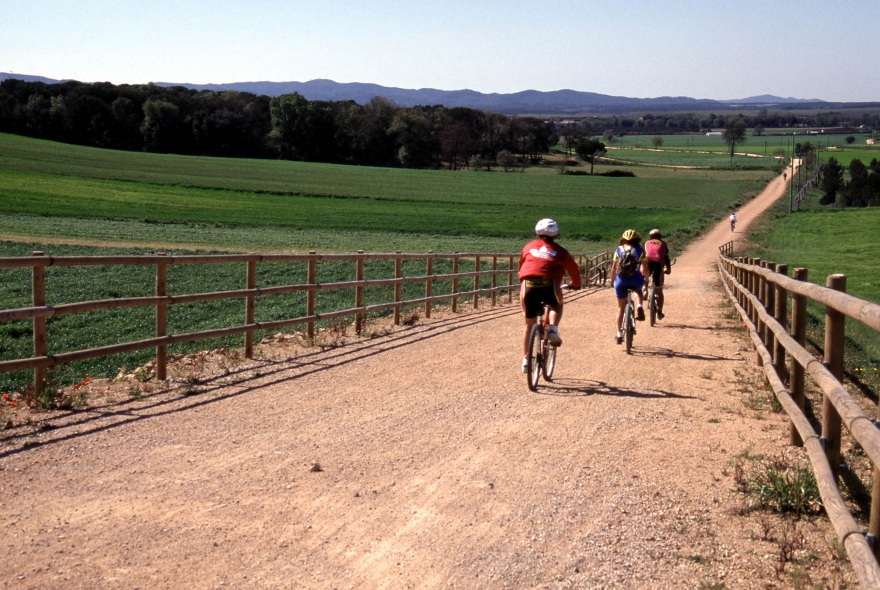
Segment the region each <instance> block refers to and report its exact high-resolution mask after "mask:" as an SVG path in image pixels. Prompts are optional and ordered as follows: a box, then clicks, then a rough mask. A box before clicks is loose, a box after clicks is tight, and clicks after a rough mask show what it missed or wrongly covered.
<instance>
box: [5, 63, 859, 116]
mask: <svg viewBox="0 0 880 590" xmlns="http://www.w3.org/2000/svg"><path fill="white" fill-rule="evenodd" d="M7 78H16V79H19V80H24V81H28V82H43V83H46V84H53V83H58V82H61V80H53V79H51V78H44V77H42V76H27V75H22V74H11V73H6V72H0V81H2V80H5V79H7ZM155 84H156V85H157V86H164V87H171V86H183V87H185V88H191V89H194V90H212V91H215V92H220V91H226V90H235V91H239V92H249V93H253V94H257V95H265V96H280V95H282V94H290V93H293V92H296V93H298V94H300V95H302V96H303V97H304V98H306V99H308V100H327V101H343V100H353V101H355V102H357V103H360V104H365V103H367V102H369V101H370V100H371V99H373V98H374V97H377V96H381V97H383V98H386V99H388V100H390V101H392V102H394V103H396V104H398V105H400V106H404V107H409V106H415V105H437V104H442V105H444V106H446V107H450V108H452V107H467V108H471V109H478V110H487V111H492V112H497V113H504V114H510V115H515V114H517V115H527V114H532V115H554V114H555V115H597V114H623V113H632V112H649V111H654V112H657V111H666V112H669V111H707V110H715V111H724V110H729V109H732V108H737V109H759V108H769V107H776V108H789V109H790V108H810V107H818V106H823V107H831V106H835V105H842V104H846V103H828V102H825V101H822V100H818V99H800V98H791V97H789V98H782V97H778V96H772V95H767V94H765V95H761V96H752V97H748V98H741V99H732V100H713V99H700V98H690V97H686V96H662V97H657V98H629V97H625V96H611V95H608V94H598V93H595V92H583V91H577V90H554V91H539V90H523V91H522V92H514V93H511V94H499V93H490V94H484V93H482V92H476V91H474V90H438V89H434V88H420V89H417V90H416V89H406V88H394V87H388V86H380V85H378V84H368V83H360V82H348V83H341V82H334V81H332V80H311V81H309V82H232V83H228V84H189V83H180V82H156V83H155Z"/></svg>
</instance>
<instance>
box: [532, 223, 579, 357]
mask: <svg viewBox="0 0 880 590" xmlns="http://www.w3.org/2000/svg"><path fill="white" fill-rule="evenodd" d="M535 233H536V234H537V236H538V237H537V238H536V239H534V240H532V241H531V242H529V243H528V244H526V245H525V246H524V247H523V249H522V253H521V254H520V257H519V280H520V292H519V300H520V305H522V310H523V317H524V318H525V320H526V326H525V333H524V335H523V361H522V370H523V373H525V372H526V370H527V368H528V358H527V357H528V353H529V332H530V331H531V329H532V326H533V325H535V322H536V321H538V316H540V315H541V314H542V312H543V306H544V305H546V306H548V307H549V308H550V320H549V324H550V325H549V326H548V327H547V332H548V334H547V338H548V340H549V341H550V344H552V345H553V346H560V345H561V344H562V338H560V336H559V321H560V320H561V319H562V279H563V278H564V277H565V274H566V273H568V276H569V279H570V283H569V284H570V286H571V288H572V289H580V288H581V270H580V268H579V267H578V265H577V262H576V261H575V259H574V257H573V256H572V255H571V254H570V253H569V251H568V250H566V249H565V248H563V247H562V246H560V245H559V244H557V243H556V238H557V237H558V236H559V226H558V225H557V223H556V222H555V221H553V220H552V219H542V220H541V221H539V222H538V224H537V225H536V226H535Z"/></svg>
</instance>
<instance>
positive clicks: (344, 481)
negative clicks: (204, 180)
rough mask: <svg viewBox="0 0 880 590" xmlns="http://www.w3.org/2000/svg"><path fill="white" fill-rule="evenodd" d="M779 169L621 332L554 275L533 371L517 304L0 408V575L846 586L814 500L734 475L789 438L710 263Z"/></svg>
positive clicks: (428, 584) (309, 583) (77, 580)
mask: <svg viewBox="0 0 880 590" xmlns="http://www.w3.org/2000/svg"><path fill="white" fill-rule="evenodd" d="M785 190H786V189H785V185H784V183H783V181H782V179H781V177H780V178H779V179H776V180H774V181H773V182H772V183H771V184H770V185H769V186H768V189H767V191H765V192H764V193H763V194H762V195H761V196H759V197H758V198H757V199H755V200H754V201H753V202H752V203H750V204H749V205H748V206H746V207H743V208H742V210H740V211H738V212H737V216H738V219H739V225H738V230H737V233H736V234H733V235H731V233H730V229H729V226H728V224H727V221H726V220H721V222H720V223H719V225H718V227H716V228H715V229H714V230H713V231H711V232H710V233H709V234H708V235H707V236H706V237H705V238H703V239H702V240H700V241H699V242H698V243H695V244H694V245H693V246H692V247H691V248H689V249H688V251H687V252H684V253H674V255H675V256H677V263H676V265H675V266H674V268H673V273H672V275H670V277H669V279H668V287H667V309H666V312H667V316H666V318H665V319H664V320H663V321H661V322H659V323H658V325H657V326H655V327H653V328H652V327H649V326H648V324H647V322H644V323H641V324H640V325H639V329H638V334H637V335H636V338H635V349H634V354H633V355H632V356H627V355H626V354H625V352H624V350H623V349H622V347H620V346H617V345H615V344H614V342H613V336H614V326H613V324H614V316H615V306H616V304H615V301H614V297H613V294H612V293H611V291H610V290H609V289H595V288H594V289H585V290H582V291H580V292H578V293H574V294H571V295H570V296H569V297H568V300H567V303H566V311H565V318H564V321H563V325H562V329H561V334H562V336H563V338H564V345H563V347H562V348H561V349H560V352H559V364H558V367H557V372H556V375H555V378H554V381H553V383H543V382H542V384H541V386H540V389H539V391H538V392H536V393H533V392H530V391H529V390H528V389H527V387H526V383H525V378H524V376H523V375H521V374H520V371H519V362H520V341H521V340H520V339H521V330H522V319H521V317H520V315H519V310H518V307H517V306H516V305H515V304H513V305H511V304H505V305H501V306H499V307H496V308H492V309H488V310H481V311H480V312H478V313H473V312H472V313H462V314H458V315H451V314H438V316H437V317H433V318H431V319H424V318H420V319H419V320H418V321H417V322H415V324H414V325H411V326H406V327H402V328H397V329H394V330H393V331H391V332H390V333H388V334H384V335H381V336H377V337H374V338H370V339H363V340H355V341H352V342H350V343H347V344H344V345H342V346H337V347H333V348H327V349H324V350H319V349H307V348H304V347H301V346H299V345H298V344H297V343H296V341H295V340H285V339H279V341H277V342H272V343H269V344H266V345H263V346H261V347H260V348H259V355H260V357H261V358H260V359H258V360H255V361H254V362H234V359H232V358H230V357H229V356H228V355H226V356H224V355H212V354H206V355H202V356H196V357H187V358H185V359H181V360H179V361H178V362H177V363H176V364H175V365H174V366H173V367H172V369H171V374H172V375H173V376H174V379H172V380H171V381H170V382H168V383H164V384H163V383H153V382H148V383H141V382H138V381H136V380H134V379H133V378H132V379H128V380H125V381H123V382H120V383H115V384H112V385H108V384H99V383H97V382H95V383H92V384H88V385H87V386H86V387H87V388H90V390H91V398H90V400H91V405H90V406H89V407H88V408H86V409H84V410H81V411H77V412H73V413H58V414H51V415H34V416H32V417H31V418H30V420H29V424H27V425H23V426H16V427H14V428H12V429H10V430H7V431H4V432H3V433H2V434H3V437H4V438H3V440H2V442H0V445H2V446H0V498H2V500H3V510H2V512H0V587H2V588H16V589H17V588H394V589H397V588H441V587H444V588H447V587H449V588H716V589H720V588H729V589H734V588H814V587H824V588H841V587H854V583H853V582H852V574H851V572H850V571H849V568H848V564H847V563H846V561H845V560H841V558H840V556H839V555H838V553H837V551H836V549H835V542H834V534H833V532H832V529H831V527H830V526H829V525H828V524H827V522H825V520H824V519H822V518H817V519H802V520H799V521H796V522H792V521H785V520H782V519H780V518H779V517H776V516H773V515H770V514H768V513H765V512H757V513H749V514H744V513H743V510H742V508H743V506H744V502H745V500H744V497H743V496H742V495H741V494H740V493H738V492H737V490H736V488H737V485H736V484H737V472H738V469H737V467H738V466H743V465H745V466H748V465H749V464H750V463H752V462H754V460H755V459H757V458H760V457H775V456H779V455H782V454H793V453H794V454H796V453H797V452H798V451H797V450H796V449H793V448H791V447H788V446H787V441H788V434H787V433H788V427H787V424H786V422H785V420H784V418H783V416H782V415H780V414H776V413H773V412H772V411H771V410H770V409H769V408H766V409H764V408H761V407H758V406H757V405H756V404H755V403H754V400H755V399H759V398H760V397H761V396H766V395H767V390H766V388H764V386H763V384H762V379H761V374H760V372H759V370H758V368H757V367H756V364H755V355H754V353H753V352H752V351H751V348H750V344H749V342H748V341H747V340H746V338H745V336H744V334H743V331H742V324H741V323H740V322H738V321H737V320H736V319H735V316H734V315H733V314H732V313H731V311H730V306H729V304H728V303H727V302H726V301H725V298H724V296H722V294H721V292H720V290H719V288H718V280H717V273H716V271H715V269H714V266H713V263H714V261H715V258H716V252H717V248H718V246H719V245H721V244H722V243H724V242H726V241H727V240H729V239H731V237H734V238H738V237H739V236H740V235H741V234H740V233H739V232H740V231H742V229H744V228H745V227H746V226H747V225H748V224H749V222H750V221H751V220H752V219H753V218H754V217H755V216H756V215H757V214H758V213H759V212H760V211H762V210H763V209H764V208H765V207H767V206H768V205H769V204H770V203H772V201H773V200H775V199H776V198H778V197H779V196H780V195H782V194H783V193H784V192H785ZM622 223H623V224H625V221H624V220H622Z"/></svg>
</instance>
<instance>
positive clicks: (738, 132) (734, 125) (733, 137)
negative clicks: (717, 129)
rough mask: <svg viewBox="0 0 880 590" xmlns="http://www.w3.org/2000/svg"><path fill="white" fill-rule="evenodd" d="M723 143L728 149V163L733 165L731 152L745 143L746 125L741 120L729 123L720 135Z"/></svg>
mask: <svg viewBox="0 0 880 590" xmlns="http://www.w3.org/2000/svg"><path fill="white" fill-rule="evenodd" d="M721 137H722V138H723V139H724V143H726V144H727V147H729V148H730V163H731V164H733V152H734V150H735V149H736V146H737V145H739V144H741V143H745V141H746V124H745V122H744V121H743V120H742V119H736V120H735V121H733V122H731V123H730V124H729V125H728V126H727V128H726V129H725V130H724V131H723V132H722V133H721Z"/></svg>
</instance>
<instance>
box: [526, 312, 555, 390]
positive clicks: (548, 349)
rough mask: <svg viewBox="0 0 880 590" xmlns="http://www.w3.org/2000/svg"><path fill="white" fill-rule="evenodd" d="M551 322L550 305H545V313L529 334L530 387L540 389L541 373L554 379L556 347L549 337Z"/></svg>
mask: <svg viewBox="0 0 880 590" xmlns="http://www.w3.org/2000/svg"><path fill="white" fill-rule="evenodd" d="M549 324H550V307H549V306H547V305H545V306H544V313H543V314H542V315H541V317H539V318H538V319H537V320H536V321H535V325H534V326H532V330H531V332H530V334H529V354H528V370H527V371H526V380H527V382H528V385H529V389H530V390H532V391H536V390H537V389H538V380H539V379H540V377H541V375H543V376H544V379H545V380H546V381H551V380H552V379H553V369H554V368H555V367H556V347H555V346H551V345H550V342H549V340H548V337H547V326H548V325H549Z"/></svg>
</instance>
